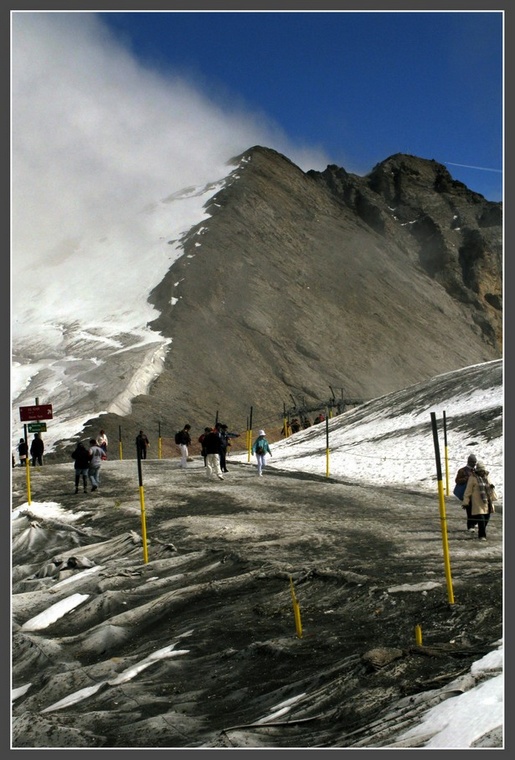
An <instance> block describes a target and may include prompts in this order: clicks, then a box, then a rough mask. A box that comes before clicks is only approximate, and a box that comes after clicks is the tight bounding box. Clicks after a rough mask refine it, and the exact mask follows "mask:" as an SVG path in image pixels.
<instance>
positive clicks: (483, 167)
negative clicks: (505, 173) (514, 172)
mask: <svg viewBox="0 0 515 760" xmlns="http://www.w3.org/2000/svg"><path fill="white" fill-rule="evenodd" d="M444 164H449V165H450V166H463V168H465V169H479V170H480V171H482V172H499V174H501V173H502V169H487V167H486V166H469V164H454V163H453V162H452V161H444Z"/></svg>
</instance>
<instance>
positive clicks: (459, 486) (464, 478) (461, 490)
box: [453, 454, 477, 535]
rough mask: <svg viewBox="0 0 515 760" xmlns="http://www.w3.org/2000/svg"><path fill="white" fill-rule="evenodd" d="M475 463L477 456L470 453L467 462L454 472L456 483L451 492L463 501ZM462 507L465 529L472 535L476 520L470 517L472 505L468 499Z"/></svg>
mask: <svg viewBox="0 0 515 760" xmlns="http://www.w3.org/2000/svg"><path fill="white" fill-rule="evenodd" d="M476 463H477V457H476V456H475V454H470V455H469V458H468V459H467V464H466V465H465V466H464V467H460V469H459V470H458V472H457V473H456V480H455V483H456V485H455V486H454V490H453V494H454V495H455V496H456V498H457V499H459V500H460V501H463V496H464V495H465V489H466V487H467V483H468V480H469V478H470V476H471V475H472V473H473V472H474V468H475V466H476ZM464 509H466V511H467V530H468V531H469V533H470V534H471V535H472V533H475V528H476V526H477V520H475V519H474V518H473V517H472V505H471V504H470V501H469V503H468V504H466V506H465V507H464Z"/></svg>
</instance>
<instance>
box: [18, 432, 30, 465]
mask: <svg viewBox="0 0 515 760" xmlns="http://www.w3.org/2000/svg"><path fill="white" fill-rule="evenodd" d="M28 454H29V447H28V445H27V441H26V440H25V438H20V442H19V444H18V457H19V460H20V467H25V465H26V464H27V456H28Z"/></svg>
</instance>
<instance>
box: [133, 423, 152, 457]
mask: <svg viewBox="0 0 515 760" xmlns="http://www.w3.org/2000/svg"><path fill="white" fill-rule="evenodd" d="M149 446H150V441H149V440H148V438H147V436H146V435H145V433H144V432H143V430H140V431H139V433H138V435H137V436H136V453H137V455H138V459H146V458H147V449H148V447H149Z"/></svg>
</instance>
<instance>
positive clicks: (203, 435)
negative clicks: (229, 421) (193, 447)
mask: <svg viewBox="0 0 515 760" xmlns="http://www.w3.org/2000/svg"><path fill="white" fill-rule="evenodd" d="M210 432H211V428H209V427H205V428H204V432H203V433H202V434H201V435H199V438H198V442H199V443H200V453H201V455H202V458H203V460H204V467H206V449H205V446H204V438H205V437H206V435H207V434H208V433H210Z"/></svg>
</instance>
